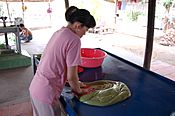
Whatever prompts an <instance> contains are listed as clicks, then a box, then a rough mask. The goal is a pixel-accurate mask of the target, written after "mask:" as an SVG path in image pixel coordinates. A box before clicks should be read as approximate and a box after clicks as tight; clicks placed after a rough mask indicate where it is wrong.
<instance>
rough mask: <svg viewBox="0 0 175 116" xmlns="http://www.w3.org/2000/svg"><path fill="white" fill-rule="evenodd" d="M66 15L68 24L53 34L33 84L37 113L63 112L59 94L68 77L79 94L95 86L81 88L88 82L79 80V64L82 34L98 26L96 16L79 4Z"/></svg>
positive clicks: (45, 115) (55, 115) (56, 115)
mask: <svg viewBox="0 0 175 116" xmlns="http://www.w3.org/2000/svg"><path fill="white" fill-rule="evenodd" d="M65 18H66V21H68V25H67V26H66V27H62V28H61V29H60V30H58V31H56V32H55V33H54V34H53V35H52V37H51V39H50V40H49V42H48V44H47V46H46V48H45V50H44V53H43V55H42V57H41V60H40V63H39V65H38V67H37V71H36V74H35V76H34V78H33V80H32V82H31V85H30V88H29V90H30V96H31V101H32V106H33V113H34V116H60V115H61V112H62V111H61V108H60V105H61V104H60V102H59V97H60V94H61V92H62V90H63V87H64V86H65V82H66V81H68V83H69V85H70V86H71V88H72V90H73V91H74V92H75V93H77V94H85V93H88V92H92V90H93V88H86V89H82V88H81V86H85V85H84V84H83V83H80V82H79V78H78V73H77V66H78V65H79V64H81V57H80V48H81V43H80V38H81V37H82V36H83V35H85V33H86V32H87V31H88V29H89V28H93V27H95V25H96V22H95V19H94V17H93V16H92V15H91V14H90V13H89V11H87V10H85V9H78V8H77V7H75V6H71V7H69V8H68V9H67V11H66V13H65Z"/></svg>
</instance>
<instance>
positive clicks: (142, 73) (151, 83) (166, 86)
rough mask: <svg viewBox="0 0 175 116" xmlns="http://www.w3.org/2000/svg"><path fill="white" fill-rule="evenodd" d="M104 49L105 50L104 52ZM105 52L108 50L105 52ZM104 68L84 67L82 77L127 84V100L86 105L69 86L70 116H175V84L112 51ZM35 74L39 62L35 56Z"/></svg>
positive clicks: (66, 98)
mask: <svg viewBox="0 0 175 116" xmlns="http://www.w3.org/2000/svg"><path fill="white" fill-rule="evenodd" d="M101 50H103V49H101ZM103 51H105V50H103ZM105 52H106V53H107V57H106V58H105V59H104V61H103V64H102V66H100V67H97V68H84V71H83V72H81V73H79V78H80V80H81V81H84V82H93V81H96V80H112V81H117V82H122V83H125V84H126V85H127V86H128V88H129V89H130V91H131V96H130V97H128V98H127V99H125V100H123V101H121V102H118V103H115V104H113V105H109V106H94V105H88V104H86V103H82V102H80V101H79V99H78V98H77V97H75V96H74V94H72V92H71V90H70V88H69V87H65V89H64V91H63V93H62V97H61V101H62V103H63V104H64V106H65V110H66V111H67V112H68V113H69V115H70V116H76V115H78V116H98V115H99V116H107V115H109V116H112V115H120V116H128V115H131V116H172V115H175V107H174V103H175V99H174V98H175V82H174V81H172V80H169V79H167V78H165V77H163V76H161V75H159V74H156V73H154V72H151V71H149V70H146V69H144V68H142V67H140V66H138V65H136V64H133V63H131V62H129V61H126V60H125V59H122V58H120V57H118V56H116V55H114V54H111V53H110V52H108V51H105ZM33 62H34V72H35V71H36V68H37V64H38V63H39V59H38V58H37V55H34V56H33Z"/></svg>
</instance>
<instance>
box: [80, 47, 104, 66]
mask: <svg viewBox="0 0 175 116" xmlns="http://www.w3.org/2000/svg"><path fill="white" fill-rule="evenodd" d="M106 56H107V53H106V52H104V51H102V50H99V49H93V48H81V59H82V64H81V65H80V66H82V67H86V68H95V67H99V66H101V65H102V63H103V60H104V58H105V57H106Z"/></svg>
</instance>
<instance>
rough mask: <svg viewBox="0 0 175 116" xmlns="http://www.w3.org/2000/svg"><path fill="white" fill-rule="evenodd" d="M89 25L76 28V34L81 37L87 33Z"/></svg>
mask: <svg viewBox="0 0 175 116" xmlns="http://www.w3.org/2000/svg"><path fill="white" fill-rule="evenodd" d="M88 29H89V28H88V27H86V26H79V27H78V28H77V29H76V34H77V35H78V36H79V37H80V38H81V37H82V36H83V35H85V34H86V32H87V31H88Z"/></svg>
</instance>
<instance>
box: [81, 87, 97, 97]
mask: <svg viewBox="0 0 175 116" xmlns="http://www.w3.org/2000/svg"><path fill="white" fill-rule="evenodd" d="M92 92H95V88H93V87H90V86H86V87H83V88H81V92H79V93H78V97H81V96H83V95H86V94H90V93H92Z"/></svg>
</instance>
